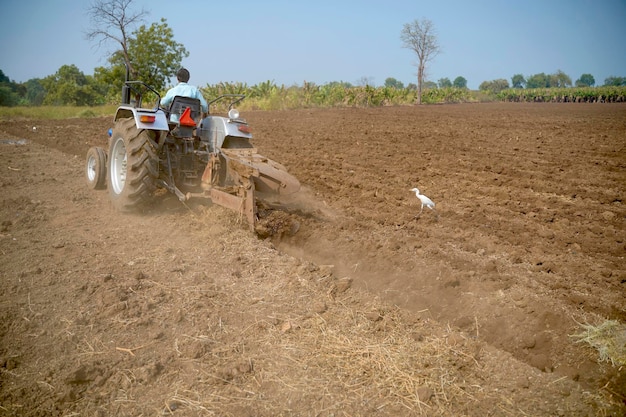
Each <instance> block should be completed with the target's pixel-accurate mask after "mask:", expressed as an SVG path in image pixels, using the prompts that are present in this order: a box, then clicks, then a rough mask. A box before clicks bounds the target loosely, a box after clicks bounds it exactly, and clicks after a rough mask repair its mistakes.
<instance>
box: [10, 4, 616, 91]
mask: <svg viewBox="0 0 626 417" xmlns="http://www.w3.org/2000/svg"><path fill="white" fill-rule="evenodd" d="M88 4H89V0H22V1H15V0H11V1H9V0H0V14H1V15H2V16H3V19H2V21H3V22H2V25H0V69H1V70H2V71H3V72H4V74H5V75H6V76H8V77H9V78H10V79H12V80H14V81H16V82H24V81H27V80H29V79H31V78H43V77H46V76H48V75H51V74H54V73H55V72H56V71H57V70H58V69H59V67H61V66H62V65H66V64H74V65H76V66H77V67H78V68H79V69H80V70H81V71H82V72H83V73H85V74H93V73H94V68H95V67H98V66H106V65H107V59H106V58H107V55H108V53H109V52H111V51H112V50H113V49H114V48H115V47H116V45H114V44H108V45H106V46H104V47H100V48H99V49H98V48H96V47H95V46H94V44H92V43H90V42H89V41H87V40H85V37H84V33H85V31H86V30H87V29H88V28H89V19H88V17H87V15H86V8H87V6H88ZM141 7H143V8H144V9H146V10H148V11H150V14H149V15H148V16H147V19H146V21H145V24H146V25H149V24H151V23H153V22H157V21H159V19H160V18H161V17H164V18H166V19H167V23H168V25H169V26H170V27H171V28H172V29H173V31H174V38H175V40H176V41H177V42H179V43H182V44H183V45H184V46H185V48H186V49H187V50H188V51H189V53H190V55H189V57H188V58H186V59H185V60H184V61H183V65H184V66H186V67H187V68H189V69H190V71H191V81H190V82H191V83H193V84H197V85H199V86H204V85H205V84H207V83H208V84H215V83H218V82H221V81H223V82H236V81H238V82H244V83H247V84H248V85H254V84H257V83H259V82H263V81H267V80H270V81H274V82H275V83H276V84H278V85H281V84H285V85H287V86H289V85H294V84H297V85H302V83H303V81H309V82H314V83H316V84H324V83H327V82H330V81H346V82H350V83H352V84H358V83H359V81H360V80H362V79H364V78H367V79H368V80H369V81H371V82H373V83H374V85H377V86H378V85H383V84H384V82H385V79H386V78H388V77H393V78H395V79H397V80H399V81H402V82H403V83H404V84H405V85H406V84H408V83H411V82H412V83H416V76H415V73H416V68H415V66H414V65H413V63H414V62H415V56H414V54H413V53H412V52H411V51H410V50H408V49H404V48H402V42H401V40H400V31H401V30H402V27H403V25H404V24H405V23H410V22H412V21H413V20H415V19H422V18H426V19H429V20H431V21H432V22H433V24H434V26H435V28H436V30H437V34H438V40H439V43H440V46H441V48H442V52H441V53H440V54H439V55H438V56H437V57H436V58H435V59H434V60H433V61H432V62H431V63H430V65H429V66H428V68H427V79H428V80H432V81H437V80H439V79H440V78H443V77H447V78H449V79H450V80H454V78H456V77H457V76H463V77H465V78H466V79H467V81H468V86H469V87H470V88H473V89H476V88H478V85H479V84H480V83H481V82H483V81H486V80H493V79H497V78H505V79H507V80H509V82H510V80H511V77H512V76H513V75H514V74H522V75H524V76H526V77H527V76H529V75H532V74H537V73H540V72H544V73H546V74H552V73H554V72H556V71H557V70H559V69H560V70H562V71H564V72H565V73H566V74H568V75H569V76H570V77H571V78H572V81H573V82H574V81H576V79H578V78H579V77H580V75H581V74H583V73H590V74H592V75H593V76H594V77H595V80H596V84H600V85H601V84H602V83H603V82H604V79H605V78H606V77H609V76H621V77H624V76H626V0H525V1H512V0H474V1H468V0H439V1H434V0H430V1H423V0H387V1H383V0H334V1H332V0H330V1H329V0H315V1H297V0H265V1H259V0H235V1H225V0H220V1H213V0H187V1H184V0H183V1H171V0H170V1H165V0H150V1H148V0H135V1H134V8H135V9H137V10H139V9H141Z"/></svg>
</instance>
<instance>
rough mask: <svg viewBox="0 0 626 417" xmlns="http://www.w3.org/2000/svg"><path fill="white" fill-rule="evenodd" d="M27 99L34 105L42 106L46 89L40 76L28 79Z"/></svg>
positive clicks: (26, 84)
mask: <svg viewBox="0 0 626 417" xmlns="http://www.w3.org/2000/svg"><path fill="white" fill-rule="evenodd" d="M25 86H26V101H27V102H28V104H30V105H32V106H41V105H42V104H43V100H44V98H45V96H46V90H45V89H44V87H43V85H42V84H41V80H40V79H39V78H31V79H30V80H28V81H26V83H25Z"/></svg>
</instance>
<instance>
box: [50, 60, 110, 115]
mask: <svg viewBox="0 0 626 417" xmlns="http://www.w3.org/2000/svg"><path fill="white" fill-rule="evenodd" d="M94 84H95V83H94V81H93V77H92V76H90V75H85V74H83V73H82V72H81V71H80V70H79V69H78V67H77V66H76V65H63V66H62V67H61V68H59V70H58V71H57V72H56V73H55V74H53V75H49V76H47V77H46V78H44V79H42V80H41V85H42V86H43V88H44V89H45V91H46V94H45V97H44V99H43V104H50V105H73V106H90V105H94V104H102V102H103V101H102V97H101V95H100V94H99V93H98V91H97V90H96V89H94Z"/></svg>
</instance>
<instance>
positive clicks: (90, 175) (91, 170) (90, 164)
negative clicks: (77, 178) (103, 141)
mask: <svg viewBox="0 0 626 417" xmlns="http://www.w3.org/2000/svg"><path fill="white" fill-rule="evenodd" d="M86 174H87V184H89V186H90V187H91V188H93V189H94V190H104V189H105V188H106V186H107V182H106V180H107V154H106V152H105V151H104V149H102V148H100V147H98V146H93V147H91V148H89V150H88V151H87V165H86Z"/></svg>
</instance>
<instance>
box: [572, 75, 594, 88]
mask: <svg viewBox="0 0 626 417" xmlns="http://www.w3.org/2000/svg"><path fill="white" fill-rule="evenodd" d="M595 84H596V79H595V78H593V75H591V74H583V75H581V76H580V78H579V79H577V80H576V87H593V86H594V85H595Z"/></svg>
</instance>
